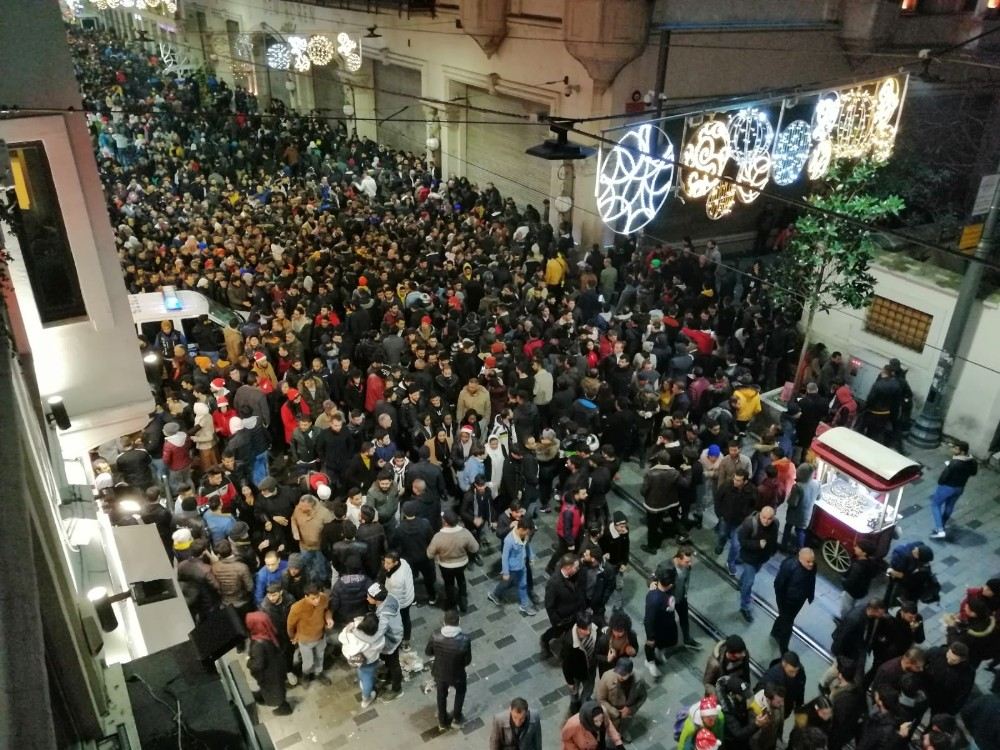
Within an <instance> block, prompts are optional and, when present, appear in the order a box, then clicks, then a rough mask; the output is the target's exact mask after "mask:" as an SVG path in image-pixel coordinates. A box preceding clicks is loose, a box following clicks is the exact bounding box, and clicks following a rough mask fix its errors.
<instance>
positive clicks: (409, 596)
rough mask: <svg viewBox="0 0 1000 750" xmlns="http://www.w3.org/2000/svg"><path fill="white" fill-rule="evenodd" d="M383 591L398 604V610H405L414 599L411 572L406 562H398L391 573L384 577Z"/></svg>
mask: <svg viewBox="0 0 1000 750" xmlns="http://www.w3.org/2000/svg"><path fill="white" fill-rule="evenodd" d="M385 589H386V591H388V592H389V593H390V594H391V595H392V596H394V597H395V598H396V601H397V602H399V608H400V609H406V608H407V607H409V606H410V605H411V604H413V601H414V599H415V598H416V596H415V594H414V593H413V571H412V570H411V569H410V564H409V563H408V562H406V560H400V561H399V565H397V566H396V567H395V568H394V569H393V570H392V572H391V573H388V574H387V575H386V576H385Z"/></svg>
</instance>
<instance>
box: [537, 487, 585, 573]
mask: <svg viewBox="0 0 1000 750" xmlns="http://www.w3.org/2000/svg"><path fill="white" fill-rule="evenodd" d="M586 502H587V487H586V486H582V487H573V488H571V489H570V490H569V491H567V492H566V493H565V494H564V495H563V498H562V502H561V503H560V505H559V515H558V516H557V517H556V547H555V549H554V550H553V552H552V557H551V558H549V562H548V564H547V565H546V566H545V570H546V572H547V573H548V574H549V575H550V576H551V575H552V573H553V571H554V570H555V568H556V563H557V562H558V561H559V560H560V559H561V558H562V556H563V555H566V554H568V553H569V554H572V553H575V552H576V545H577V543H578V542H579V541H580V537H581V535H582V533H583V528H584V516H583V509H584V506H585V504H586Z"/></svg>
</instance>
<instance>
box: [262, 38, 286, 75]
mask: <svg viewBox="0 0 1000 750" xmlns="http://www.w3.org/2000/svg"><path fill="white" fill-rule="evenodd" d="M291 64H292V50H291V49H290V48H289V46H288V45H287V44H285V43H284V42H278V43H277V44H272V45H271V46H270V47H268V48H267V66H268V67H269V68H274V69H275V70H288V67H289V66H290V65H291Z"/></svg>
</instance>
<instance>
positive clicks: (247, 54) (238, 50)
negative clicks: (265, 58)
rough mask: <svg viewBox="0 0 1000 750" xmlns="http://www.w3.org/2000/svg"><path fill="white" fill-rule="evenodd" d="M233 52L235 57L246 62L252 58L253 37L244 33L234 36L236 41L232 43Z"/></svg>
mask: <svg viewBox="0 0 1000 750" xmlns="http://www.w3.org/2000/svg"><path fill="white" fill-rule="evenodd" d="M233 52H234V53H235V54H236V56H237V57H242V58H244V59H246V60H250V59H252V58H253V37H252V36H250V35H249V34H247V33H246V32H244V33H242V34H237V35H236V41H235V42H233Z"/></svg>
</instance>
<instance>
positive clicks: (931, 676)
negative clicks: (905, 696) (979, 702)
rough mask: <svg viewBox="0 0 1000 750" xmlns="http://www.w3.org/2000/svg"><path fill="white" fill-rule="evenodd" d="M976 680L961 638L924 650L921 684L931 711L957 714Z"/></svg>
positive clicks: (966, 649) (966, 648) (967, 648)
mask: <svg viewBox="0 0 1000 750" xmlns="http://www.w3.org/2000/svg"><path fill="white" fill-rule="evenodd" d="M975 681H976V671H975V670H974V669H973V668H972V665H971V664H970V663H969V647H968V646H966V645H965V644H964V643H962V642H961V641H956V642H955V643H952V644H951V645H942V646H935V647H934V648H932V649H929V650H928V651H927V654H926V657H925V662H924V681H923V684H924V687H925V688H926V689H927V698H928V700H929V703H930V709H931V713H932V714H951V715H953V716H954V715H955V714H957V713H958V712H959V710H960V709H961V708H962V706H963V705H965V701H966V700H968V698H969V696H970V695H971V694H972V688H973V686H974V685H975Z"/></svg>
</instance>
